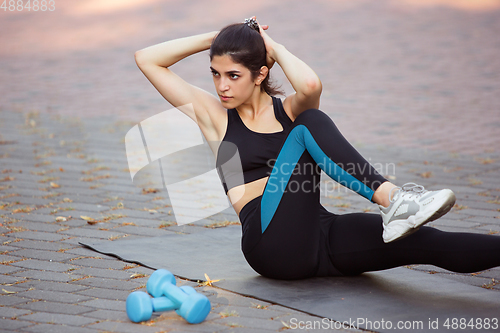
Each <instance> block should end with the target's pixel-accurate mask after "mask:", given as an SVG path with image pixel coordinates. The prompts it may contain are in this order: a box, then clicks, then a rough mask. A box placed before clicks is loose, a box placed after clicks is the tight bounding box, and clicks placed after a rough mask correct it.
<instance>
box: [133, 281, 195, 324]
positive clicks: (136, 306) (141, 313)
mask: <svg viewBox="0 0 500 333" xmlns="http://www.w3.org/2000/svg"><path fill="white" fill-rule="evenodd" d="M180 289H181V290H182V291H183V292H184V293H186V294H187V295H189V294H195V293H196V290H194V288H192V287H189V286H182V287H180ZM125 307H126V309H127V316H128V318H129V319H130V320H131V321H133V322H134V323H139V322H141V321H146V320H149V319H150V318H151V315H152V314H153V312H161V311H170V310H177V309H178V306H177V305H176V304H175V303H174V302H172V301H171V300H170V299H168V298H167V297H164V296H162V297H157V298H151V296H149V295H148V294H147V293H145V292H143V291H134V292H132V293H130V295H128V297H127V301H126V303H125Z"/></svg>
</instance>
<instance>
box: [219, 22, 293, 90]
mask: <svg viewBox="0 0 500 333" xmlns="http://www.w3.org/2000/svg"><path fill="white" fill-rule="evenodd" d="M222 55H229V56H230V57H231V59H232V60H233V61H234V62H235V63H237V64H241V65H243V66H245V67H246V68H248V69H249V70H250V72H251V73H252V79H255V78H256V77H257V76H258V75H259V73H260V68H261V67H262V66H267V61H266V45H265V44H264V39H263V38H262V36H261V35H260V33H259V32H257V31H256V30H254V29H253V28H251V27H249V26H248V25H247V24H245V23H235V24H231V25H228V26H227V27H225V28H223V29H222V30H221V31H220V32H219V33H218V34H217V36H216V37H215V38H214V40H213V41H212V45H211V46H210V61H212V59H213V57H215V56H222ZM269 75H270V74H269V73H268V74H267V76H266V78H265V79H264V80H263V81H262V83H261V85H260V89H261V90H264V91H265V92H266V93H268V94H269V95H271V96H273V95H284V93H283V92H282V91H281V90H280V89H279V88H278V87H276V86H275V85H274V84H272V83H271V82H270V78H269Z"/></svg>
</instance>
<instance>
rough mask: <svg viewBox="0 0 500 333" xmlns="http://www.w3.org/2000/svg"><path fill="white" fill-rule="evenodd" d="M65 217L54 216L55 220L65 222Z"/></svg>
mask: <svg viewBox="0 0 500 333" xmlns="http://www.w3.org/2000/svg"><path fill="white" fill-rule="evenodd" d="M66 221H67V219H66V218H65V217H64V216H58V217H56V222H66Z"/></svg>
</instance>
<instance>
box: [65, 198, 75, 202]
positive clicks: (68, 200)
mask: <svg viewBox="0 0 500 333" xmlns="http://www.w3.org/2000/svg"><path fill="white" fill-rule="evenodd" d="M63 201H64V202H73V200H71V199H70V198H64V199H63Z"/></svg>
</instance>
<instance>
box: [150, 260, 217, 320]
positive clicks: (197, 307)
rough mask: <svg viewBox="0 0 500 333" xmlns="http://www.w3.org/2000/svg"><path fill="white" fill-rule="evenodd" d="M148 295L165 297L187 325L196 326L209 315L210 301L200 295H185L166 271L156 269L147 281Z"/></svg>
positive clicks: (172, 276)
mask: <svg viewBox="0 0 500 333" xmlns="http://www.w3.org/2000/svg"><path fill="white" fill-rule="evenodd" d="M146 289H147V291H148V293H149V294H150V295H151V296H153V297H160V296H166V297H168V299H170V300H171V301H172V302H173V303H174V304H175V306H177V310H176V312H177V314H178V315H180V316H181V317H182V318H184V319H186V321H187V322H188V323H191V324H198V323H201V322H202V321H204V320H205V318H206V317H207V316H208V314H209V313H210V309H211V305H210V301H209V300H208V298H207V297H206V296H205V295H202V294H200V293H197V292H195V293H191V294H189V293H186V292H184V291H183V290H182V289H180V288H179V287H177V286H176V285H175V277H174V275H173V274H172V273H170V272H169V271H167V270H166V269H158V270H156V271H155V272H154V273H153V274H151V276H150V277H149V279H148V283H147V284H146Z"/></svg>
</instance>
